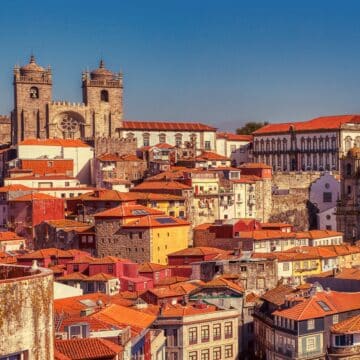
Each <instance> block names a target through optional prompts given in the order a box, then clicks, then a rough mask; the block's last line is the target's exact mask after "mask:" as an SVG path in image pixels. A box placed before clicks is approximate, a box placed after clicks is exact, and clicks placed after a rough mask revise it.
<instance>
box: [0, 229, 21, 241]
mask: <svg viewBox="0 0 360 360" xmlns="http://www.w3.org/2000/svg"><path fill="white" fill-rule="evenodd" d="M9 240H24V238H23V237H21V236H19V235H18V234H16V233H14V232H12V231H0V241H9Z"/></svg>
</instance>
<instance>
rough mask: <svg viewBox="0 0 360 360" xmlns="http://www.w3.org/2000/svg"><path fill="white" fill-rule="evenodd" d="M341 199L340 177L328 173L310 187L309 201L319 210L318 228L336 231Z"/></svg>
mask: <svg viewBox="0 0 360 360" xmlns="http://www.w3.org/2000/svg"><path fill="white" fill-rule="evenodd" d="M339 198H340V179H339V176H338V175H335V174H332V173H331V172H326V173H324V174H322V175H321V176H320V178H319V179H317V180H316V181H314V182H313V183H312V184H311V187H310V194H309V200H310V202H311V203H312V204H313V205H314V206H315V207H316V208H317V209H318V214H317V228H318V229H326V230H336V215H335V212H336V203H337V201H338V200H339Z"/></svg>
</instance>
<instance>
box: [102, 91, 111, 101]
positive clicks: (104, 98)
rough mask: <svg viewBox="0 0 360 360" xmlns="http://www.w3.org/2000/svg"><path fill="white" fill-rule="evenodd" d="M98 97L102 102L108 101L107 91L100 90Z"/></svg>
mask: <svg viewBox="0 0 360 360" xmlns="http://www.w3.org/2000/svg"><path fill="white" fill-rule="evenodd" d="M100 99H101V101H104V102H109V92H108V91H107V90H101V93H100Z"/></svg>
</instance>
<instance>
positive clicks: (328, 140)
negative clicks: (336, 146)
mask: <svg viewBox="0 0 360 360" xmlns="http://www.w3.org/2000/svg"><path fill="white" fill-rule="evenodd" d="M329 148H330V139H329V137H328V136H326V138H325V149H326V150H329Z"/></svg>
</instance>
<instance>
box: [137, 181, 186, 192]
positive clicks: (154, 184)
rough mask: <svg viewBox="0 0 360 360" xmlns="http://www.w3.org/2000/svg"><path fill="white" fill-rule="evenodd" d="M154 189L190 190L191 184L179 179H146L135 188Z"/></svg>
mask: <svg viewBox="0 0 360 360" xmlns="http://www.w3.org/2000/svg"><path fill="white" fill-rule="evenodd" d="M140 189H141V190H142V189H144V190H153V189H164V190H166V189H176V190H190V189H192V188H191V186H188V185H185V184H182V183H180V182H177V181H144V182H142V183H141V184H139V185H137V186H135V187H134V188H133V190H134V191H136V190H140Z"/></svg>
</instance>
